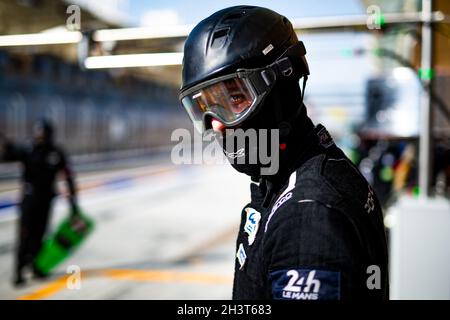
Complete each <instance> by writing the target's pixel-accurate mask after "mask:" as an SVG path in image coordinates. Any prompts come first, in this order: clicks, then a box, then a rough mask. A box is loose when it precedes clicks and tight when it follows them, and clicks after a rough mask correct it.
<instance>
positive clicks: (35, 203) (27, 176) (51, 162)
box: [0, 119, 79, 286]
mask: <svg viewBox="0 0 450 320" xmlns="http://www.w3.org/2000/svg"><path fill="white" fill-rule="evenodd" d="M54 134H55V130H54V127H53V125H52V124H51V122H50V121H48V120H46V119H41V120H39V121H37V122H36V123H35V124H34V126H33V137H32V143H31V144H30V145H20V144H16V143H13V142H11V141H9V140H8V139H7V138H6V137H5V136H4V135H3V134H1V133H0V160H3V161H7V162H12V161H18V162H20V163H21V164H22V167H23V172H22V200H21V203H20V218H19V219H18V237H17V238H18V245H17V252H16V265H15V276H14V279H13V282H14V285H16V286H18V285H22V284H24V283H25V278H24V269H25V268H27V267H30V268H31V269H32V271H33V275H34V276H35V277H37V278H41V277H43V276H44V275H43V274H42V273H40V272H39V270H38V269H37V268H35V267H34V265H33V261H34V260H35V258H36V256H37V254H38V253H39V250H40V248H41V246H42V242H43V239H44V235H45V232H46V229H47V225H48V222H49V220H50V219H49V218H50V212H51V206H52V201H53V199H54V197H55V196H56V194H57V192H56V188H55V181H56V178H57V176H58V174H59V173H62V174H63V175H64V177H65V180H66V182H67V187H68V191H69V197H68V199H69V204H70V208H71V214H72V215H77V214H78V212H79V210H78V205H77V193H76V187H75V180H74V175H73V171H72V170H71V168H70V165H69V162H68V159H67V156H66V153H65V152H64V150H63V149H62V148H61V147H60V146H57V145H56V144H55V142H54Z"/></svg>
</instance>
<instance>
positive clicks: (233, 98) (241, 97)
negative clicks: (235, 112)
mask: <svg viewBox="0 0 450 320" xmlns="http://www.w3.org/2000/svg"><path fill="white" fill-rule="evenodd" d="M244 99H245V97H244V95H242V94H235V95H232V96H231V103H233V104H240V103H242V102H243V101H244Z"/></svg>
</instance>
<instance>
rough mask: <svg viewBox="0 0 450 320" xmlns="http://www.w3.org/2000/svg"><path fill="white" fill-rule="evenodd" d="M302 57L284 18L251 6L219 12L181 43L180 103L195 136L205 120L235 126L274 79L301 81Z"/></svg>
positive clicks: (304, 67) (306, 71) (303, 73)
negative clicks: (210, 118) (213, 120)
mask: <svg viewBox="0 0 450 320" xmlns="http://www.w3.org/2000/svg"><path fill="white" fill-rule="evenodd" d="M305 54H306V50H305V47H304V45H303V43H302V42H300V41H298V38H297V35H296V34H295V31H294V29H293V27H292V24H291V23H290V21H289V20H288V19H287V18H286V17H284V16H282V15H280V14H278V13H276V12H274V11H272V10H269V9H266V8H261V7H256V6H235V7H230V8H226V9H223V10H220V11H218V12H216V13H214V14H213V15H211V16H210V17H208V18H206V19H205V20H203V21H201V22H200V23H199V24H198V25H197V26H196V27H195V28H194V29H193V30H192V32H191V33H190V34H189V36H188V38H187V40H186V43H185V46H184V59H183V71H182V85H181V89H180V97H179V98H180V101H181V103H182V104H183V106H184V107H185V109H186V111H187V112H188V114H189V116H190V118H191V120H192V121H193V123H194V125H195V127H196V128H197V129H198V130H199V131H200V132H203V131H204V130H205V129H208V124H207V123H206V121H205V118H207V117H208V116H209V117H214V118H217V119H218V120H220V121H221V122H222V123H224V124H225V125H226V126H229V127H231V126H235V125H238V124H240V123H242V122H243V121H244V120H245V119H247V118H248V117H249V116H250V115H251V114H254V113H255V112H257V109H258V108H257V107H258V105H259V104H260V102H261V101H262V100H263V99H264V97H265V96H266V95H267V94H268V93H269V91H270V89H271V88H272V87H273V86H274V84H275V82H276V80H277V79H278V78H279V77H291V78H292V79H293V80H295V81H298V80H299V79H300V78H301V77H304V78H305V79H306V78H307V76H308V74H309V69H308V64H307V61H306V59H305Z"/></svg>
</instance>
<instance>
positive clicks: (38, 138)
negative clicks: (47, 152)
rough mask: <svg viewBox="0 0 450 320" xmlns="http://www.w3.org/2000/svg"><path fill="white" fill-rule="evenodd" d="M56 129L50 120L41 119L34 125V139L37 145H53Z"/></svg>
mask: <svg viewBox="0 0 450 320" xmlns="http://www.w3.org/2000/svg"><path fill="white" fill-rule="evenodd" d="M54 133H55V129H54V127H53V124H52V123H51V122H50V120H48V119H44V118H43V119H39V120H37V121H36V122H35V123H34V125H33V138H34V140H35V142H37V143H46V144H49V143H52V142H53V138H54Z"/></svg>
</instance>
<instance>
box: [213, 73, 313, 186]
mask: <svg viewBox="0 0 450 320" xmlns="http://www.w3.org/2000/svg"><path fill="white" fill-rule="evenodd" d="M239 128H242V129H243V130H244V131H245V130H247V129H256V130H258V129H280V135H279V145H278V148H279V150H277V151H278V152H279V170H278V171H277V172H276V173H275V174H272V175H265V176H261V168H262V167H264V166H265V167H268V165H263V164H262V163H261V162H260V161H259V159H258V162H257V163H256V164H249V163H248V160H249V155H250V154H251V153H252V152H256V153H257V152H258V146H257V145H256V146H249V143H248V140H246V143H245V145H240V146H239V145H236V146H235V147H234V150H226V141H227V139H230V138H234V136H233V135H232V136H226V135H224V136H223V139H219V142H220V143H221V145H222V148H223V149H224V153H225V156H227V158H228V160H229V161H230V164H231V165H232V166H233V168H235V169H236V170H237V171H239V172H241V173H245V174H247V175H249V176H251V177H252V178H253V179H254V180H259V179H260V178H261V177H263V178H265V179H266V180H269V181H273V182H276V181H282V180H283V179H284V178H286V176H287V175H288V174H289V173H290V172H288V171H289V170H291V168H290V167H291V166H292V164H293V163H294V162H295V159H296V157H298V155H299V154H300V153H301V151H302V149H303V147H304V145H306V142H307V139H308V135H309V134H310V132H311V131H312V130H313V129H314V125H313V123H312V122H311V120H310V119H309V117H308V116H307V112H306V107H305V106H304V105H303V101H302V93H301V90H300V86H299V82H298V80H297V79H279V80H278V81H277V83H276V84H275V86H274V87H273V88H272V90H271V91H270V93H269V94H268V95H267V97H266V98H265V99H264V101H262V102H261V105H260V106H259V108H258V109H257V110H256V113H255V115H254V116H252V117H251V118H249V119H248V120H246V121H245V122H244V123H243V124H242V125H241V126H239ZM268 136H269V141H268V147H269V146H270V134H269V135H268ZM242 147H244V150H245V151H244V153H245V156H246V163H245V164H240V163H237V159H236V158H234V157H230V156H229V155H230V152H232V153H236V152H238V150H239V149H241V148H242Z"/></svg>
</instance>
